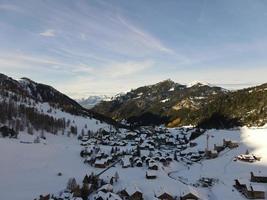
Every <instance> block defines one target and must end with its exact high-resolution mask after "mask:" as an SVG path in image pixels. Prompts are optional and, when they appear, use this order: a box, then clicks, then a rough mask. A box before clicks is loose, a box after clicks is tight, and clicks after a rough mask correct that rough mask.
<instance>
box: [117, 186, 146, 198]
mask: <svg viewBox="0 0 267 200" xmlns="http://www.w3.org/2000/svg"><path fill="white" fill-rule="evenodd" d="M120 195H121V197H122V198H123V199H127V200H143V193H142V191H141V190H140V189H139V188H138V187H127V188H125V189H124V190H122V191H121V192H120Z"/></svg>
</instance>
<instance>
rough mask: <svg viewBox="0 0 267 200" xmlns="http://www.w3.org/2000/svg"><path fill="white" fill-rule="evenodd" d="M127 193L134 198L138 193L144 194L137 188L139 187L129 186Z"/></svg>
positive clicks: (126, 189)
mask: <svg viewBox="0 0 267 200" xmlns="http://www.w3.org/2000/svg"><path fill="white" fill-rule="evenodd" d="M125 191H126V192H127V193H128V194H129V195H130V196H132V195H133V194H134V193H136V192H140V193H142V190H141V189H140V188H139V187H137V186H129V187H127V188H125Z"/></svg>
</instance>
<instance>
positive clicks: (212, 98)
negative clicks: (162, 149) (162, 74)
mask: <svg viewBox="0 0 267 200" xmlns="http://www.w3.org/2000/svg"><path fill="white" fill-rule="evenodd" d="M266 97H267V90H266V84H263V85H260V86H257V87H252V88H247V89H241V90H236V91H229V90H226V89H224V88H221V87H218V86H214V85H211V84H209V83H205V82H194V83H191V84H188V85H183V84H179V83H175V82H173V81H172V80H165V81H162V82H159V83H157V84H154V85H149V86H144V87H140V88H137V89H135V90H132V91H130V92H127V93H126V94H124V95H120V96H118V97H116V98H114V99H113V100H111V101H108V102H105V101H103V102H100V103H99V104H98V105H96V106H95V107H94V108H93V110H94V111H96V112H99V113H102V114H103V115H107V116H109V117H111V118H113V119H117V120H127V121H128V122H129V123H132V124H142V125H149V124H150V125H151V124H154V125H158V124H166V125H168V126H170V127H174V126H181V125H199V124H202V125H204V124H205V127H206V126H207V123H211V124H212V125H213V126H216V127H217V126H226V127H229V126H232V125H234V126H237V125H240V124H242V125H255V126H256V125H262V124H264V123H266V122H267V115H266V113H267V112H266V110H267V99H266ZM215 121H217V122H216V123H215ZM222 122H224V123H222ZM211 124H210V125H211ZM215 124H217V125H215ZM219 124H221V125H219ZM222 124H224V125H222ZM210 125H209V127H211V126H210Z"/></svg>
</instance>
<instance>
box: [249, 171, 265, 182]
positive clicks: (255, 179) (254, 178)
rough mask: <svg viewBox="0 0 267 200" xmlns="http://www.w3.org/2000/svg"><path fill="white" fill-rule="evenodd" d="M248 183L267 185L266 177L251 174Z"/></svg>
mask: <svg viewBox="0 0 267 200" xmlns="http://www.w3.org/2000/svg"><path fill="white" fill-rule="evenodd" d="M250 181H251V182H258V183H267V176H255V175H254V173H253V172H250Z"/></svg>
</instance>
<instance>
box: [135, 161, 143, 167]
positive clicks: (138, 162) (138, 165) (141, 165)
mask: <svg viewBox="0 0 267 200" xmlns="http://www.w3.org/2000/svg"><path fill="white" fill-rule="evenodd" d="M135 163H136V164H135V165H136V167H143V163H142V161H141V160H137V161H136V162H135Z"/></svg>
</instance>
